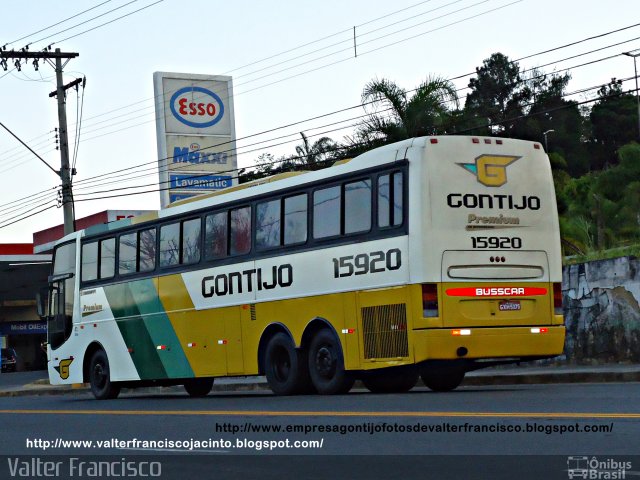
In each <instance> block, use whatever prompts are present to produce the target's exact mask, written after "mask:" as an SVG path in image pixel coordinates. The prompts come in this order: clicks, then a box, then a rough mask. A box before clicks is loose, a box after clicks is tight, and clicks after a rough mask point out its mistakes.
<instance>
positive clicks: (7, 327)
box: [0, 210, 148, 371]
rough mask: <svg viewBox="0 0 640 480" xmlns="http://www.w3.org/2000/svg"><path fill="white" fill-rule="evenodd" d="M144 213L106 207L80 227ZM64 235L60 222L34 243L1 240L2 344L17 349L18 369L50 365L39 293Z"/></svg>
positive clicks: (78, 223)
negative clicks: (54, 246) (43, 345)
mask: <svg viewBox="0 0 640 480" xmlns="http://www.w3.org/2000/svg"><path fill="white" fill-rule="evenodd" d="M144 213H148V211H146V210H145V211H142V210H106V211H103V212H99V213H96V214H94V215H90V216H88V217H84V218H80V219H78V220H77V221H76V229H78V230H80V229H83V228H87V227H89V226H92V225H98V224H104V223H110V222H115V221H117V220H121V219H123V218H130V217H134V216H138V215H142V214H144ZM63 236H64V228H63V226H62V225H57V226H55V227H52V228H48V229H46V230H42V231H40V232H35V233H34V234H33V243H5V244H0V345H1V346H2V348H13V349H14V350H15V352H16V354H17V355H16V356H17V370H18V371H20V370H41V369H46V368H47V359H46V354H45V352H44V350H43V349H42V344H43V342H45V341H46V339H47V325H46V322H44V321H42V320H41V319H40V318H39V317H38V313H37V309H36V295H37V293H38V292H39V291H40V290H41V289H42V288H44V287H46V286H47V278H48V276H49V275H50V273H51V254H52V251H53V245H54V243H55V241H56V240H58V239H60V238H62V237H63Z"/></svg>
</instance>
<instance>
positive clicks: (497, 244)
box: [471, 237, 522, 249]
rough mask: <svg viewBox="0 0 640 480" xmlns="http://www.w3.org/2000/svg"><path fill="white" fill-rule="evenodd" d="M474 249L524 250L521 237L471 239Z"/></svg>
mask: <svg viewBox="0 0 640 480" xmlns="http://www.w3.org/2000/svg"><path fill="white" fill-rule="evenodd" d="M471 246H472V248H504V249H507V248H515V249H518V248H522V239H521V238H520V237H471Z"/></svg>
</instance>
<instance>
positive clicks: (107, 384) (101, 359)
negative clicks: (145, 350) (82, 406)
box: [89, 350, 120, 400]
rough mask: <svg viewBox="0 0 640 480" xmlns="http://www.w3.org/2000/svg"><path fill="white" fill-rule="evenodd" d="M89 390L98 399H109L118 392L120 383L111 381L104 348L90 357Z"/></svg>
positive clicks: (114, 396)
mask: <svg viewBox="0 0 640 480" xmlns="http://www.w3.org/2000/svg"><path fill="white" fill-rule="evenodd" d="M89 383H90V384H91V392H92V393H93V396H94V397H96V398H97V399H98V400H109V399H113V398H116V397H117V396H118V395H119V394H120V385H118V384H117V383H114V382H112V381H111V373H110V371H109V359H108V358H107V354H106V353H105V351H104V350H98V351H97V352H96V353H94V354H93V357H91V364H90V366H89Z"/></svg>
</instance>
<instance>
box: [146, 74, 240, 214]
mask: <svg viewBox="0 0 640 480" xmlns="http://www.w3.org/2000/svg"><path fill="white" fill-rule="evenodd" d="M153 80H154V90H155V96H156V129H157V140H158V169H159V177H160V201H161V202H160V203H161V206H162V207H163V208H164V207H166V206H167V205H168V204H169V203H170V201H172V200H175V199H185V198H189V197H191V196H195V195H198V194H206V193H210V192H213V191H216V190H220V189H221V188H226V187H228V186H232V185H235V184H236V183H237V161H236V156H235V118H234V111H233V86H232V81H231V77H228V76H222V75H196V74H184V73H167V72H156V73H154V75H153ZM220 176H222V177H224V179H225V180H224V181H210V180H211V179H214V178H217V177H220ZM186 178H193V179H195V178H205V179H208V180H209V181H207V182H196V181H193V182H188V181H182V180H183V179H186ZM176 179H181V181H176Z"/></svg>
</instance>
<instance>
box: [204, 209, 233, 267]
mask: <svg viewBox="0 0 640 480" xmlns="http://www.w3.org/2000/svg"><path fill="white" fill-rule="evenodd" d="M227 236H228V231H227V212H219V213H214V214H212V215H207V216H206V218H205V219H204V258H206V259H207V260H212V259H214V258H221V257H224V256H226V255H227Z"/></svg>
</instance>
